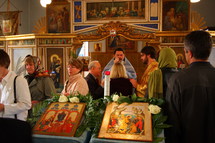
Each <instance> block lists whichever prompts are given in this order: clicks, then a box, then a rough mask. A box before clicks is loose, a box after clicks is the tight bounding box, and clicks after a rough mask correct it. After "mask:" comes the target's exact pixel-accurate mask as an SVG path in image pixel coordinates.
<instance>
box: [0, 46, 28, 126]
mask: <svg viewBox="0 0 215 143" xmlns="http://www.w3.org/2000/svg"><path fill="white" fill-rule="evenodd" d="M9 65H10V58H9V55H8V54H7V53H6V52H5V51H4V50H1V49H0V117H1V118H14V119H19V120H23V121H26V120H27V116H28V110H29V109H30V108H31V96H30V91H29V88H28V83H27V81H26V80H25V79H24V78H23V77H21V76H16V74H15V72H13V71H9V70H8V67H9ZM12 130H13V129H12Z"/></svg>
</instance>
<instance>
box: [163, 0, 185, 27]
mask: <svg viewBox="0 0 215 143" xmlns="http://www.w3.org/2000/svg"><path fill="white" fill-rule="evenodd" d="M162 16H163V22H162V30H163V31H187V30H189V1H184V0H164V1H163V14H162Z"/></svg>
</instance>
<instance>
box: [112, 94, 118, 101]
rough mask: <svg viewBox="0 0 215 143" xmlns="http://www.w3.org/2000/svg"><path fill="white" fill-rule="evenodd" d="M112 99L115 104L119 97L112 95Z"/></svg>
mask: <svg viewBox="0 0 215 143" xmlns="http://www.w3.org/2000/svg"><path fill="white" fill-rule="evenodd" d="M112 99H113V101H114V102H116V101H117V100H118V99H119V95H117V94H114V95H113V97H112Z"/></svg>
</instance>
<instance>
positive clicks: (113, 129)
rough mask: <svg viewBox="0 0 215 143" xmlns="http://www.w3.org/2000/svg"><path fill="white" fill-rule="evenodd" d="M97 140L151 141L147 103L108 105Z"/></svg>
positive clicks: (149, 115)
mask: <svg viewBox="0 0 215 143" xmlns="http://www.w3.org/2000/svg"><path fill="white" fill-rule="evenodd" d="M98 138H109V139H122V140H135V141H152V116H151V113H150V112H149V110H148V103H140V102H135V103H132V104H127V103H123V104H120V105H119V104H117V103H114V102H112V103H109V104H108V105H107V107H106V110H105V115H104V118H103V121H102V125H101V128H100V131H99V135H98Z"/></svg>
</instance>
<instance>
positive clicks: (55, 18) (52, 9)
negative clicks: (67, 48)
mask: <svg viewBox="0 0 215 143" xmlns="http://www.w3.org/2000/svg"><path fill="white" fill-rule="evenodd" d="M46 17H47V32H48V33H70V3H68V2H60V3H59V2H58V3H56V2H55V3H53V4H49V5H47V8H46Z"/></svg>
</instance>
